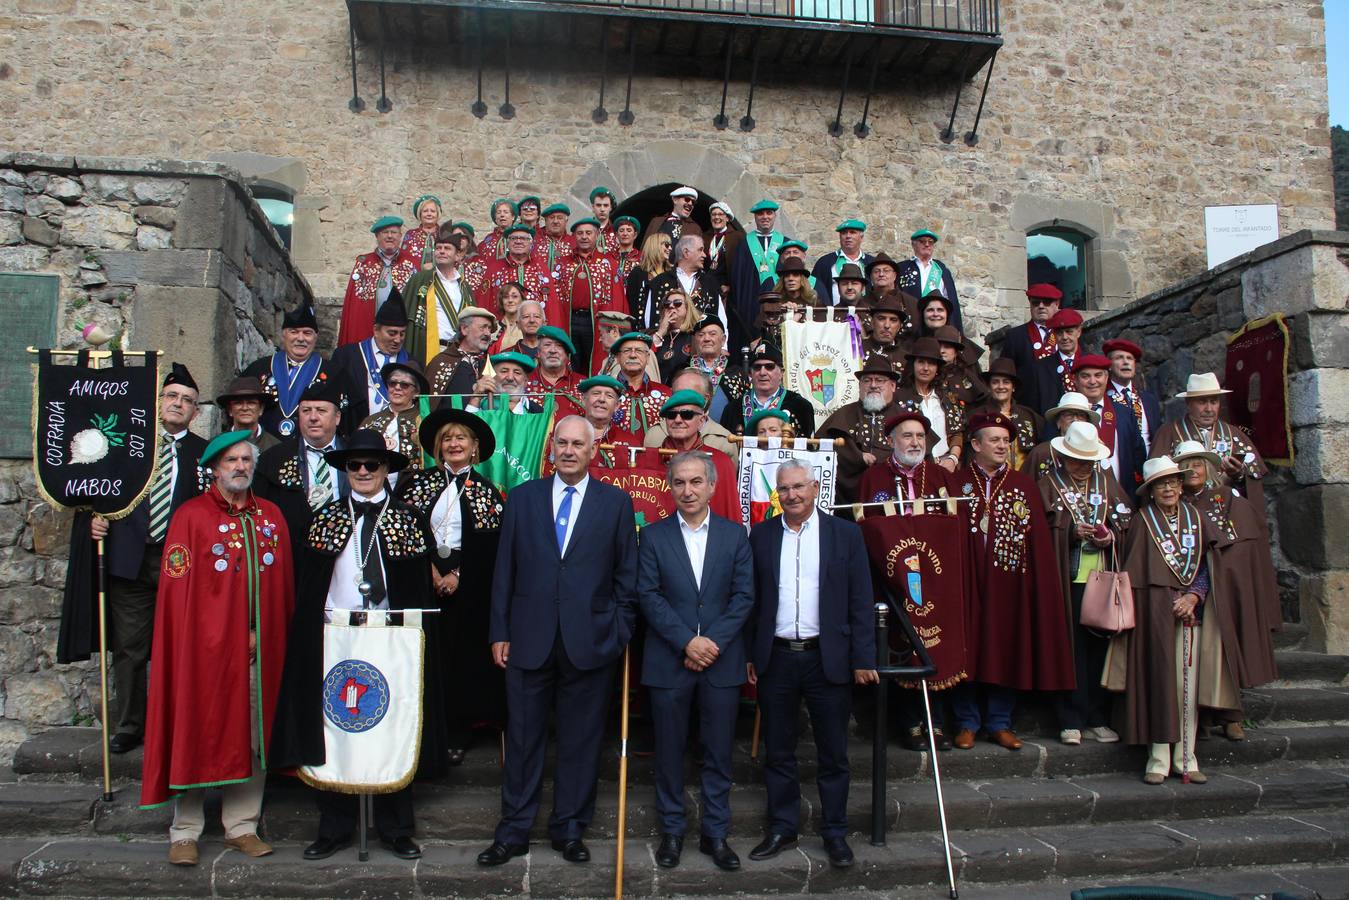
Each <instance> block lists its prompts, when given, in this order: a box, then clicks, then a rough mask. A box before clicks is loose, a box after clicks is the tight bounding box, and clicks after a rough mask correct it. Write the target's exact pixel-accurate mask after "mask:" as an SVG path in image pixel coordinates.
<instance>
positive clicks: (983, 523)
mask: <svg viewBox="0 0 1349 900" xmlns="http://www.w3.org/2000/svg"><path fill="white" fill-rule="evenodd" d="M979 530H980V531H982V532H983V533H984V534H988V514H987V513H985V514H984V517H983V518H981V519H980V520H979Z"/></svg>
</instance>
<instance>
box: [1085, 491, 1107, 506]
mask: <svg viewBox="0 0 1349 900" xmlns="http://www.w3.org/2000/svg"><path fill="white" fill-rule="evenodd" d="M1088 500H1089V501H1090V502H1091V505H1092V506H1100V505H1101V502H1102V500H1103V498H1102V497H1101V495H1100V494H1097V493H1093V494H1092V495H1091V496H1090V497H1089V498H1088Z"/></svg>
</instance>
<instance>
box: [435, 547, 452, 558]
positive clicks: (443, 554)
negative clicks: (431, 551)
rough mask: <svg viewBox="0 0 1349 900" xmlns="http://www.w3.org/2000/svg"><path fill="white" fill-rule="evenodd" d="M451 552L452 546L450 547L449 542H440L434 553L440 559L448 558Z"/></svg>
mask: <svg viewBox="0 0 1349 900" xmlns="http://www.w3.org/2000/svg"><path fill="white" fill-rule="evenodd" d="M453 552H454V548H453V547H451V546H450V545H449V544H440V545H438V546H437V547H436V555H437V556H439V557H440V558H441V559H449V558H450V554H451V553H453Z"/></svg>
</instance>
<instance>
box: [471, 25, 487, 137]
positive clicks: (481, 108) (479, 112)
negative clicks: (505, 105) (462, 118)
mask: <svg viewBox="0 0 1349 900" xmlns="http://www.w3.org/2000/svg"><path fill="white" fill-rule="evenodd" d="M476 20H477V31H478V39H477V40H476V41H475V42H474V43H475V45H476V47H477V51H478V99H477V100H475V101H473V105H472V106H470V107H469V109H471V110H472V111H473V115H475V116H477V117H478V118H479V119H481V118H483V117H485V116H486V115H487V104H486V103H483V102H482V7H481V6H479V7H478V15H477V16H476Z"/></svg>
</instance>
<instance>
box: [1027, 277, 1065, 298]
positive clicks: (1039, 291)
mask: <svg viewBox="0 0 1349 900" xmlns="http://www.w3.org/2000/svg"><path fill="white" fill-rule="evenodd" d="M1026 297H1027V298H1029V299H1031V300H1062V299H1063V291H1061V290H1059V289H1058V288H1056V287H1054V285H1052V284H1050V283H1048V282H1046V281H1042V282H1040V283H1039V284H1032V285H1031V286H1030V287H1028V288H1026Z"/></svg>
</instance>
